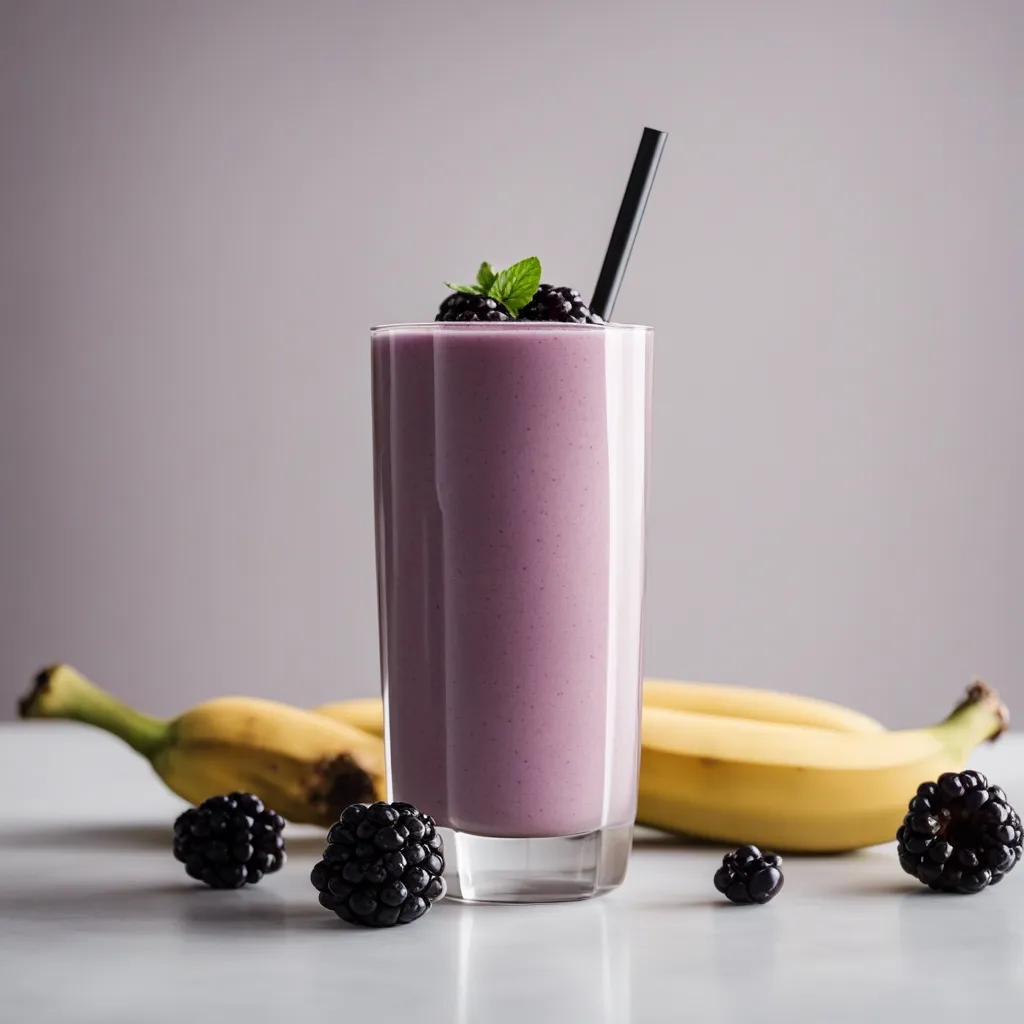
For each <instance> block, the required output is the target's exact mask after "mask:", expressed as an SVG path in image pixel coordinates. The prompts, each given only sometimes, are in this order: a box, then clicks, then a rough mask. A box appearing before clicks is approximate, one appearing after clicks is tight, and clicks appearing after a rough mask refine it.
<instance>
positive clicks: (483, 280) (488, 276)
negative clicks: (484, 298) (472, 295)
mask: <svg viewBox="0 0 1024 1024" xmlns="http://www.w3.org/2000/svg"><path fill="white" fill-rule="evenodd" d="M496 276H497V275H496V274H495V273H494V267H492V266H491V265H490V263H488V262H487V261H486V260H485V261H484V262H483V263H481V264H480V269H479V270H478V271H477V272H476V283H477V284H478V285H479V286H480V291H481V293H482V294H484V295H486V294H487V293H488V292H489V291H490V289H491V285H492V284H494V278H495V277H496Z"/></svg>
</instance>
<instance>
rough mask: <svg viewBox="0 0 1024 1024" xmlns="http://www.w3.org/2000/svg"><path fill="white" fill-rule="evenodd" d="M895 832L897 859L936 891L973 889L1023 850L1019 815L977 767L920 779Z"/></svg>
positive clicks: (996, 876)
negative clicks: (935, 779)
mask: <svg viewBox="0 0 1024 1024" xmlns="http://www.w3.org/2000/svg"><path fill="white" fill-rule="evenodd" d="M908 810H909V813H908V814H907V816H906V817H905V818H904V819H903V824H902V825H901V826H900V827H899V830H898V831H897V833H896V841H897V843H898V851H899V858H900V865H901V866H902V868H903V870H904V871H906V872H907V874H908V875H913V876H914V877H915V878H916V879H918V881H920V882H923V883H924V884H925V885H927V886H928V887H929V888H931V889H935V890H936V891H937V892H957V893H976V892H981V890H982V889H984V888H986V887H987V886H990V885H995V884H996V883H997V882H1001V881H1002V879H1003V876H1004V875H1006V874H1007V873H1008V872H1009V871H1011V870H1012V869H1013V868H1014V867H1015V866H1016V864H1017V862H1018V861H1019V860H1020V859H1021V856H1022V855H1024V832H1022V831H1021V820H1020V815H1019V814H1018V813H1017V812H1016V811H1015V810H1014V809H1013V808H1012V807H1011V806H1010V805H1009V803H1007V801H1006V794H1005V793H1004V792H1003V791H1002V790H1001V789H1000V788H999V787H998V786H990V785H989V783H988V779H986V778H985V776H984V775H982V774H981V772H975V771H966V772H959V773H956V772H946V774H945V775H940V776H939V778H938V780H937V781H936V782H924V783H922V784H921V785H920V786H918V789H917V795H916V796H915V797H914V799H913V800H911V801H910V806H909V808H908Z"/></svg>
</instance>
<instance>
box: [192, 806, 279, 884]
mask: <svg viewBox="0 0 1024 1024" xmlns="http://www.w3.org/2000/svg"><path fill="white" fill-rule="evenodd" d="M283 829H284V818H282V817H281V815H280V814H277V813H276V812H275V811H270V810H267V809H266V808H265V807H264V806H263V802H262V801H261V800H260V798H259V797H257V796H253V795H252V794H251V793H230V794H228V795H227V796H212V797H210V799H209V800H204V801H203V803H201V804H200V805H199V806H198V807H193V808H190V809H189V810H187V811H185V813H184V814H182V815H180V816H179V818H178V820H177V821H176V822H175V823H174V856H175V857H176V858H177V859H178V860H180V861H181V862H182V864H184V865H185V871H186V872H187V873H188V875H189V876H190V877H191V878H195V879H196V880H197V881H200V882H205V883H206V884H207V885H209V886H212V887H213V888H214V889H240V888H241V887H242V886H243V885H245V884H246V883H248V884H249V885H255V884H256V883H257V882H258V881H259V880H260V879H261V878H262V877H263V876H264V875H269V874H270V873H271V872H272V871H277V870H279V869H280V867H281V865H282V864H284V862H285V860H286V855H285V849H284V837H283V836H282V835H281V832H282V831H283Z"/></svg>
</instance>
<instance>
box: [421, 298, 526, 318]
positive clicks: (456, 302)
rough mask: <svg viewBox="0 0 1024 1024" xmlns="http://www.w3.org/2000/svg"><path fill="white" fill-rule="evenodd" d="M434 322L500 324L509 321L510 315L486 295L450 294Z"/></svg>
mask: <svg viewBox="0 0 1024 1024" xmlns="http://www.w3.org/2000/svg"><path fill="white" fill-rule="evenodd" d="M434 319H435V320H490V321H494V322H497V323H500V322H502V321H504V320H511V319H512V315H511V314H510V313H509V311H508V310H507V309H506V308H505V307H504V306H503V305H502V304H501V303H500V302H498V301H497V300H496V299H489V298H488V297H487V296H486V295H467V294H466V293H465V292H452V293H451V295H449V296H448V298H447V299H445V300H444V302H442V303H441V308H440V309H439V310H438V311H437V316H435V317H434Z"/></svg>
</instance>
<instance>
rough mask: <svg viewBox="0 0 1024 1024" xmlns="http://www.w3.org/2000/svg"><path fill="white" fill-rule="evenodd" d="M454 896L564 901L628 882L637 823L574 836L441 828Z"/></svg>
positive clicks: (470, 899) (490, 900) (482, 900)
mask: <svg viewBox="0 0 1024 1024" xmlns="http://www.w3.org/2000/svg"><path fill="white" fill-rule="evenodd" d="M438 831H439V832H440V833H441V837H442V838H443V839H444V856H445V881H446V882H447V883H448V898H449V899H453V900H459V901H460V902H462V903H563V902H566V901H568V900H585V899H588V898H589V897H591V896H600V895H601V894H602V893H606V892H610V891H611V890H612V889H615V888H617V887H618V886H620V885H621V884H622V880H623V879H624V878H625V877H626V867H627V865H628V863H629V851H630V849H631V847H632V845H633V826H632V825H620V826H618V827H615V828H602V829H597V830H596V831H594V832H583V833H581V834H579V835H574V836H556V837H554V838H551V839H548V838H542V839H496V838H493V837H491V836H477V835H473V834H472V833H470V832H459V831H457V830H455V829H450V828H439V829H438Z"/></svg>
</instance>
